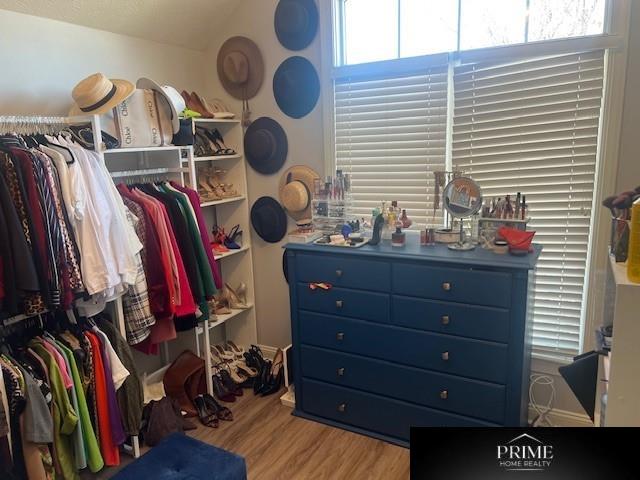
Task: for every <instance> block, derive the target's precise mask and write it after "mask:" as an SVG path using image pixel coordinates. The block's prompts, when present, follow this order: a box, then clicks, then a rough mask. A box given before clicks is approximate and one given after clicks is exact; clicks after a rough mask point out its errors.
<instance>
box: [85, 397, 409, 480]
mask: <svg viewBox="0 0 640 480" xmlns="http://www.w3.org/2000/svg"><path fill="white" fill-rule="evenodd" d="M283 393H284V390H283ZM279 396H280V395H272V396H270V397H266V398H262V397H255V396H254V395H253V393H252V392H250V391H249V390H245V394H244V395H243V396H242V397H240V398H239V399H238V401H236V402H235V403H231V404H225V405H227V406H229V407H230V408H231V410H232V411H233V414H234V416H235V420H234V421H233V422H224V423H221V424H220V428H217V429H214V428H207V427H204V426H202V425H200V424H199V422H198V421H197V419H194V421H195V422H196V423H198V425H199V426H198V429H197V430H193V431H190V432H188V434H189V435H190V436H192V437H194V438H197V439H199V440H202V441H203V442H206V443H209V444H212V445H215V446H217V447H220V448H224V449H225V450H229V451H232V452H235V453H237V454H238V455H241V456H243V457H244V458H245V460H246V462H247V470H248V473H249V479H252V480H254V479H255V480H272V479H273V480H303V479H304V480H307V479H327V480H378V479H380V480H395V479H403V480H404V479H408V478H409V450H407V449H405V448H401V447H398V446H395V445H391V444H388V443H385V442H381V441H379V440H374V439H372V438H369V437H365V436H362V435H358V434H356V433H351V432H347V431H344V430H340V429H337V428H333V427H329V426H326V425H322V424H320V423H316V422H312V421H309V420H303V419H301V418H298V417H294V416H293V415H291V408H289V407H285V406H283V405H282V404H281V403H280V399H279ZM145 450H146V449H143V453H144V451H145ZM126 457H127V456H126V455H123V456H122V459H123V465H124V464H127V463H129V462H130V460H129V459H128V458H126ZM115 472H116V470H115V469H106V470H104V471H103V472H101V473H100V474H99V475H98V476H97V478H102V479H108V478H110V477H111V476H112V475H114V474H115ZM82 478H83V479H84V478H94V479H95V478H96V476H90V475H86V474H84V475H82ZM141 480H142V479H141Z"/></svg>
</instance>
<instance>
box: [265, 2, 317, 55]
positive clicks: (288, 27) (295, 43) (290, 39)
mask: <svg viewBox="0 0 640 480" xmlns="http://www.w3.org/2000/svg"><path fill="white" fill-rule="evenodd" d="M318 18H319V15H318V7H316V4H315V2H314V1H313V0H280V2H279V3H278V6H277V8H276V13H275V16H274V21H273V23H274V27H275V29H276V36H277V37H278V40H279V41H280V43H281V44H282V46H283V47H285V48H288V49H289V50H302V49H303V48H306V47H308V46H309V44H310V43H311V42H312V41H313V39H314V38H315V36H316V33H317V32H318Z"/></svg>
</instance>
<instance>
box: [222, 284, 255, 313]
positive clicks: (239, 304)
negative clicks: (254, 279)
mask: <svg viewBox="0 0 640 480" xmlns="http://www.w3.org/2000/svg"><path fill="white" fill-rule="evenodd" d="M224 286H225V288H226V289H227V290H228V291H229V306H230V307H231V308H234V309H239V310H247V309H249V308H251V305H249V304H248V303H247V302H246V301H244V302H243V301H242V300H240V297H239V296H238V294H237V293H236V291H235V290H234V289H233V288H231V287H230V286H229V284H228V283H225V284H224ZM245 299H246V295H245Z"/></svg>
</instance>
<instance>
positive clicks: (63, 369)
mask: <svg viewBox="0 0 640 480" xmlns="http://www.w3.org/2000/svg"><path fill="white" fill-rule="evenodd" d="M39 340H40V341H41V342H42V346H43V347H44V348H45V349H46V350H47V352H49V353H50V354H51V355H52V356H53V358H54V359H55V360H56V363H57V364H58V369H59V370H60V375H61V376H62V381H63V382H64V388H66V389H67V390H69V389H70V388H71V387H73V381H72V380H71V377H70V376H69V372H68V371H67V362H65V361H64V358H62V355H60V352H58V350H56V349H55V348H54V347H53V346H51V345H50V344H49V342H48V341H47V339H46V338H42V337H39Z"/></svg>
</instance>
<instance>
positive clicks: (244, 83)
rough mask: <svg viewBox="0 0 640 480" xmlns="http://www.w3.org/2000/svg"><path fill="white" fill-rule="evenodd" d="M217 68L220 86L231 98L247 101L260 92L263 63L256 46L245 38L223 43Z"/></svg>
mask: <svg viewBox="0 0 640 480" xmlns="http://www.w3.org/2000/svg"><path fill="white" fill-rule="evenodd" d="M217 66H218V76H219V77H220V82H222V86H223V87H224V89H225V90H226V91H227V92H229V94H230V95H232V96H233V97H235V98H237V99H239V100H248V99H250V98H253V97H255V96H256V94H257V93H258V90H260V87H261V86H262V80H263V79H264V62H263V60H262V54H261V53H260V49H259V48H258V46H257V45H256V44H255V43H254V42H253V41H252V40H250V39H248V38H247V37H231V38H230V39H229V40H227V41H226V42H224V44H223V45H222V47H220V51H219V52H218V61H217Z"/></svg>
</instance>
